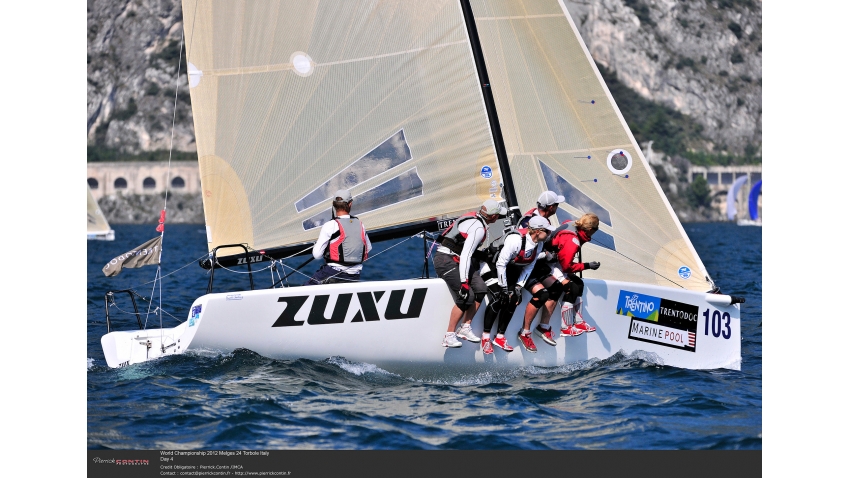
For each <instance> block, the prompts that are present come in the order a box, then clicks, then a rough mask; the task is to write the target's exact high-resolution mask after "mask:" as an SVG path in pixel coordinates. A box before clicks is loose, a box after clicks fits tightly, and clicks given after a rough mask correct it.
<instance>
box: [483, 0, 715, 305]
mask: <svg viewBox="0 0 850 478" xmlns="http://www.w3.org/2000/svg"><path fill="white" fill-rule="evenodd" d="M471 3H472V7H473V11H474V14H475V21H476V23H477V25H478V35H479V37H480V39H481V45H482V49H483V51H484V56H485V60H486V63H487V70H488V73H489V75H490V80H491V82H492V85H493V95H494V97H495V101H496V109H497V111H498V117H499V122H500V125H501V128H502V133H503V136H504V141H505V148H506V150H507V155H508V158H509V161H510V169H511V174H512V176H513V183H514V187H515V190H516V194H517V199H518V201H519V204H520V206H522V207H523V211H524V210H526V209H527V208H530V207H533V206H534V204H535V201H536V198H537V196H538V195H539V194H540V192H541V191H543V190H547V189H549V190H552V191H556V192H558V193H560V194H562V195H564V196H565V197H566V202H565V203H563V204H561V206H560V209H559V211H558V219H559V221H563V220H565V219H567V218H576V217H578V216H580V215H581V214H583V213H585V212H593V213H596V214H597V215H598V216H599V219H600V230H599V232H598V233H597V234H596V235H594V237H593V242H592V243H590V244H589V245H587V246H586V247H584V248H583V260H585V261H590V260H594V261H600V262H601V263H602V264H603V267H601V268H600V269H599V270H598V271H594V272H593V273H592V274H591V276H592V277H593V278H601V279H608V280H620V281H627V282H638V283H646V284H656V285H661V286H667V287H675V288H678V286H681V287H683V288H686V289H690V290H697V291H707V290H709V289H711V288H712V285H711V284H710V283H709V281H708V280H707V279H706V277H707V276H708V273H707V272H706V270H705V266H704V265H703V264H702V261H701V260H700V258H699V256H698V255H697V253H696V251H695V250H694V248H693V245H692V244H691V242H690V240H689V239H688V237H687V235H686V234H685V232H684V230H683V229H682V226H681V224H680V222H679V220H678V219H677V218H676V215H675V214H674V213H673V209H672V208H671V207H670V204H669V202H668V201H667V198H666V197H665V196H664V194H663V193H662V191H661V188H660V187H659V185H658V182H657V181H656V180H655V176H654V175H653V173H652V171H651V170H650V167H649V165H648V163H647V162H646V159H645V158H644V156H643V154H642V152H641V150H640V148H639V147H638V145H637V143H636V141H635V139H634V137H633V136H632V134H631V132H630V131H629V129H628V126H627V125H626V122H625V120H624V119H623V117H622V115H621V114H620V111H619V110H618V109H617V106H616V104H615V103H614V100H613V98H612V97H611V95H610V93H609V91H608V88H607V87H606V86H605V83H604V82H603V80H602V77H601V75H600V74H599V71H598V69H597V68H596V65H595V64H594V63H593V60H592V58H591V56H590V53H589V52H588V50H587V48H586V47H585V45H584V43H583V42H582V40H581V37H580V36H579V33H578V30H577V29H576V27H575V24H574V23H573V21H572V19H571V18H570V15H569V13H568V12H567V9H566V7H565V6H564V4H563V2H561V1H551V0H549V1H542V0H523V1H514V0H472V2H471ZM612 249H613V250H612Z"/></svg>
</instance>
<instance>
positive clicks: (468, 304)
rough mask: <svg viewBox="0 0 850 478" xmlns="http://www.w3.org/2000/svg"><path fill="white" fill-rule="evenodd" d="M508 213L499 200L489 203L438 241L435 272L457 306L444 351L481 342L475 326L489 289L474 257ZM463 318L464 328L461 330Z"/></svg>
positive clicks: (453, 308) (450, 319)
mask: <svg viewBox="0 0 850 478" xmlns="http://www.w3.org/2000/svg"><path fill="white" fill-rule="evenodd" d="M507 213H508V210H507V209H506V208H504V207H503V206H502V205H500V204H499V203H498V202H496V200H494V199H488V200H486V201H484V204H483V205H482V206H481V208H480V209H478V211H472V212H468V213H466V214H464V215H462V216H460V217H459V218H457V219H456V220H455V221H454V223H453V224H452V225H451V226H450V227H448V228H447V229H446V230H445V231H443V233H442V234H440V237H439V238H438V239H437V241H438V242H439V243H440V246H439V247H437V251H436V252H435V253H434V256H433V261H434V270H436V271H437V275H439V276H440V278H442V279H443V280H444V281H446V285H447V286H448V287H449V292H451V294H452V298H454V302H455V305H454V306H453V307H452V310H451V312H450V313H449V327H448V329H447V331H446V334H445V336H444V337H443V343H442V345H443V347H460V346H462V345H463V344H462V343H461V342H460V341H459V340H458V337H460V338H461V339H464V340H468V341H470V342H476V343H477V342H480V341H481V339H480V338H479V337H477V336H476V335H475V334H474V333H473V332H472V327H471V323H472V318H473V317H474V316H475V312H476V311H477V310H478V307H479V306H480V305H481V301H482V300H484V296H485V295H486V294H487V286H486V285H485V284H484V281H482V280H481V274H480V271H479V259H478V258H476V257H473V253H475V252H476V251H477V249H478V247H479V246H481V245H482V244H486V243H487V241H486V239H487V225H488V224H492V223H494V222H496V220H497V219H498V218H499V216H500V215H505V214H507ZM476 255H478V254H476ZM470 289H471V290H470ZM461 317H463V325H462V326H461V328H460V330H457V325H458V322H459V321H460V319H461Z"/></svg>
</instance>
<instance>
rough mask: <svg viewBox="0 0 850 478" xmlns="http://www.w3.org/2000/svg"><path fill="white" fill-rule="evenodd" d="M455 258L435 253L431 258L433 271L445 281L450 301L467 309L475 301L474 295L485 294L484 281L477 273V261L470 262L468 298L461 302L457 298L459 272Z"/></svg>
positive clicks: (438, 252)
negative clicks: (450, 296)
mask: <svg viewBox="0 0 850 478" xmlns="http://www.w3.org/2000/svg"><path fill="white" fill-rule="evenodd" d="M455 257H457V256H453V255H451V254H446V253H443V252H440V251H437V252H435V253H434V256H433V258H432V260H433V262H434V270H436V271H437V275H438V276H440V279H443V280H444V281H446V285H447V286H448V287H449V292H451V294H452V299H454V301H455V304H457V305H458V306H462V305H466V306H467V307H468V306H470V305H472V303H473V302H474V301H475V295H476V294H484V293H486V292H487V286H486V285H484V281H483V280H481V274H480V273H479V271H478V259H472V260H470V263H469V268H470V271H469V275H468V276H467V282H468V283H469V288H470V289H471V291H470V294H469V297H467V299H466V300H465V301H461V300H460V299H459V298H458V296H457V291H458V289H460V271H459V270H458V263H457V262H455V260H454V258H455ZM461 308H462V307H461Z"/></svg>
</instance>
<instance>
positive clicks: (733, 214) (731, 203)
mask: <svg viewBox="0 0 850 478" xmlns="http://www.w3.org/2000/svg"><path fill="white" fill-rule="evenodd" d="M747 179H748V178H747V176H741V177H740V178H738V179H736V180H735V184H733V185H732V187H731V188H729V192H728V193H727V194H726V218H727V219H729V220H730V221H734V220H735V219H737V217H738V207H737V206H738V193H739V192H740V191H741V186H743V185H744V183H746V182H747Z"/></svg>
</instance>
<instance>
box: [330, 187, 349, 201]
mask: <svg viewBox="0 0 850 478" xmlns="http://www.w3.org/2000/svg"><path fill="white" fill-rule="evenodd" d="M336 198H341V199H342V200H343V201H345V202H348V201H351V192H349V190H348V189H340V190H338V191H337V192H336V194H335V195H334V199H336Z"/></svg>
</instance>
